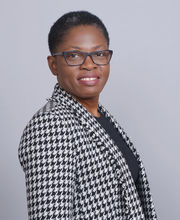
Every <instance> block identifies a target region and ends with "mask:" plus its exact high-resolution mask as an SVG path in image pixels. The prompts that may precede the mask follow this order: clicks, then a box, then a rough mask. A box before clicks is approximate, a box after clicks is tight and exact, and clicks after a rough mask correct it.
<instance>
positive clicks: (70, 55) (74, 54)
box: [67, 52, 81, 59]
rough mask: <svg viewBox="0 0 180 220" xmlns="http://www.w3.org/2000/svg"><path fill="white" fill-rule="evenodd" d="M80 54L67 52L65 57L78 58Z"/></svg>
mask: <svg viewBox="0 0 180 220" xmlns="http://www.w3.org/2000/svg"><path fill="white" fill-rule="evenodd" d="M80 56H81V54H80V53H78V52H70V53H67V58H69V59H76V58H79V57H80Z"/></svg>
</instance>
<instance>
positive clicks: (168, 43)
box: [0, 0, 180, 220]
mask: <svg viewBox="0 0 180 220" xmlns="http://www.w3.org/2000/svg"><path fill="white" fill-rule="evenodd" d="M72 10H88V11H90V12H92V13H94V14H96V15H97V16H99V17H100V18H101V19H102V20H103V21H104V23H105V25H106V26H107V29H108V31H109V34H110V40H111V43H110V48H111V49H113V50H114V55H113V58H112V62H111V73H110V78H109V81H108V83H107V85H106V87H105V89H104V90H103V93H102V95H101V103H103V104H104V105H105V106H106V107H107V109H108V110H109V111H110V112H111V113H112V114H113V115H114V116H115V117H116V118H117V120H118V121H119V123H120V124H121V126H122V127H123V128H124V129H125V131H126V132H127V133H128V135H129V136H130V137H131V139H132V141H133V142H134V144H135V146H136V148H137V149H138V151H139V153H140V154H141V157H142V159H143V162H144V165H145V168H146V171H147V174H148V177H149V182H150V186H151V191H152V194H153V198H154V202H155V206H156V210H157V213H158V216H159V219H163V220H171V219H172V220H178V219H179V198H180V190H179V186H180V169H179V155H180V150H179V147H180V146H179V135H180V116H179V115H180V114H179V113H180V98H179V95H180V86H179V84H180V66H179V64H180V42H179V41H180V29H179V28H180V13H179V12H180V3H179V1H178V0H177V1H174V0H169V1H166V0H131V1H130V0H117V1H116V0H114V1H101V0H100V1H97V0H91V1H84V0H79V1H78V0H77V1H67V0H47V1H44V0H38V1H35V0H31V1H25V0H22V1H20V0H16V1H10V0H4V1H2V0H1V2H0V16H1V19H0V22H1V26H0V28H1V29H0V30H1V34H0V39H1V40H0V48H1V52H0V56H1V59H0V61H1V65H0V71H1V72H0V73H1V80H0V96H1V108H0V110H1V114H0V124H1V130H0V135H1V137H0V141H1V145H0V146H1V152H0V168H1V169H0V177H1V180H0V219H1V220H12V219H14V220H21V219H22V220H24V219H27V205H26V191H25V179H24V173H23V171H22V169H21V167H20V164H19V161H18V156H17V155H18V153H17V151H18V145H19V141H20V137H21V135H22V132H23V129H24V127H25V125H26V124H27V122H28V121H29V120H30V118H31V117H32V115H33V114H34V113H35V112H36V111H37V110H38V109H39V108H40V107H41V106H42V105H44V104H45V102H46V98H49V97H50V96H51V94H52V91H53V88H54V85H55V83H56V78H55V77H54V76H53V75H52V74H51V73H50V70H49V69H48V65H47V60H46V57H47V55H49V51H48V45H47V36H48V32H49V29H50V27H51V25H52V24H53V23H54V22H55V21H56V20H57V19H58V18H59V17H60V16H61V15H63V14H64V13H66V12H69V11H72Z"/></svg>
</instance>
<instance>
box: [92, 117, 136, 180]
mask: <svg viewBox="0 0 180 220" xmlns="http://www.w3.org/2000/svg"><path fill="white" fill-rule="evenodd" d="M100 114H101V116H100V117H99V118H97V117H95V118H96V120H97V121H98V122H99V123H100V124H101V126H102V127H103V128H104V129H105V131H106V132H107V133H108V135H109V136H110V138H111V139H112V140H113V141H114V142H115V144H116V145H117V146H118V147H119V150H120V151H121V153H122V154H123V156H124V158H125V159H126V162H127V164H128V166H129V169H130V171H131V174H132V177H133V179H134V182H135V183H136V181H137V180H138V174H139V166H138V162H137V160H136V158H135V156H134V154H133V153H132V151H131V150H130V149H129V147H128V146H127V144H126V142H125V141H124V139H123V137H122V136H121V135H119V132H118V131H117V130H116V128H115V127H114V126H113V124H112V123H111V122H110V121H109V120H108V119H107V118H106V117H105V116H104V115H103V114H102V113H100Z"/></svg>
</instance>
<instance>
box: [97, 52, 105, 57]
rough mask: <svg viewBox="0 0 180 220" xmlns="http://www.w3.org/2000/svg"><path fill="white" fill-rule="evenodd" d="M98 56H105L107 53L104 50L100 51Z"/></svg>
mask: <svg viewBox="0 0 180 220" xmlns="http://www.w3.org/2000/svg"><path fill="white" fill-rule="evenodd" d="M96 56H97V57H103V56H105V53H104V52H103V51H98V52H97V53H96Z"/></svg>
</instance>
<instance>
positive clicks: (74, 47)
mask: <svg viewBox="0 0 180 220" xmlns="http://www.w3.org/2000/svg"><path fill="white" fill-rule="evenodd" d="M70 47H71V48H73V49H77V50H81V48H80V47H77V46H73V45H71V46H70ZM100 47H102V44H100V45H97V46H95V47H93V49H95V50H96V49H98V48H100Z"/></svg>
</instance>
